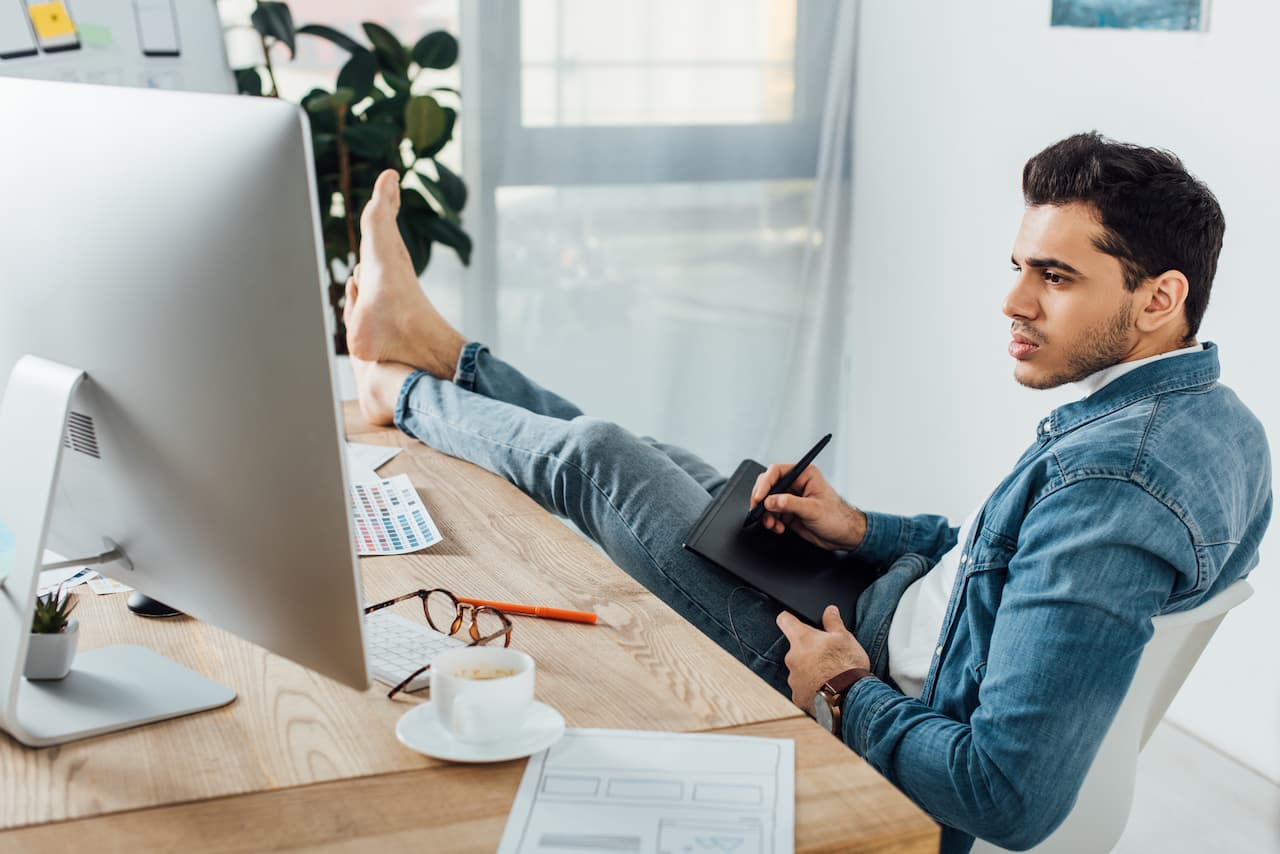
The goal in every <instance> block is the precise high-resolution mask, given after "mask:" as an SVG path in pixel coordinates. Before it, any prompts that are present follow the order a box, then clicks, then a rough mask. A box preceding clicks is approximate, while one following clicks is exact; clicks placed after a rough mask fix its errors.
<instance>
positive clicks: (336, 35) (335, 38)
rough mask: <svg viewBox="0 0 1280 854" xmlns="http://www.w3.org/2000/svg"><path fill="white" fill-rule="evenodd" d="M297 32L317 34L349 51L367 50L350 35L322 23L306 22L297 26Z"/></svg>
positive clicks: (309, 34)
mask: <svg viewBox="0 0 1280 854" xmlns="http://www.w3.org/2000/svg"><path fill="white" fill-rule="evenodd" d="M298 32H299V33H300V34H305V35H308V36H318V37H319V38H322V39H324V40H326V41H330V42H333V43H334V44H336V45H337V46H338V47H340V48H343V49H345V50H347V51H350V52H351V53H356V52H358V51H362V50H368V48H367V47H365V46H364V45H362V44H360V42H358V41H356V40H355V39H353V38H351V36H349V35H347V34H346V33H341V32H338V31H337V30H335V29H334V28H333V27H326V26H325V25H323V24H307V25H306V26H305V27H298Z"/></svg>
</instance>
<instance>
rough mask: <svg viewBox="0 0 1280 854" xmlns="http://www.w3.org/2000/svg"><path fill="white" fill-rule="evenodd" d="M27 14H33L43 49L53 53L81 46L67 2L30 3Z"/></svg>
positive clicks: (37, 36)
mask: <svg viewBox="0 0 1280 854" xmlns="http://www.w3.org/2000/svg"><path fill="white" fill-rule="evenodd" d="M27 14H28V15H30V16H31V23H32V25H33V26H34V27H35V30H36V38H38V39H39V40H40V49H41V50H44V51H47V52H49V53H52V52H54V51H59V50H75V49H76V48H78V47H80V40H79V39H78V38H77V37H76V25H75V22H74V21H72V20H71V12H70V10H68V9H67V4H66V3H64V2H61V0H57V2H53V3H43V2H41V3H28V4H27Z"/></svg>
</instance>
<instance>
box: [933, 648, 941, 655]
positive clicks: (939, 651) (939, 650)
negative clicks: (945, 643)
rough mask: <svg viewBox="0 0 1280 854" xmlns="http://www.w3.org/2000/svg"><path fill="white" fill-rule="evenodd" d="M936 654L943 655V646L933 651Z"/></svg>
mask: <svg viewBox="0 0 1280 854" xmlns="http://www.w3.org/2000/svg"><path fill="white" fill-rule="evenodd" d="M933 654H934V655H942V647H938V648H937V649H935V650H934V651H933Z"/></svg>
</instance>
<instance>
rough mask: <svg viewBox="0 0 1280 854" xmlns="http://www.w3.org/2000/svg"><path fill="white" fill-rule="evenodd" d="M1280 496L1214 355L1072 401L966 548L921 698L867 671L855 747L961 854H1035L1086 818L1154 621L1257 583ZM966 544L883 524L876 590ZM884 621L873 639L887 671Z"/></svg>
mask: <svg viewBox="0 0 1280 854" xmlns="http://www.w3.org/2000/svg"><path fill="white" fill-rule="evenodd" d="M1271 503H1272V497H1271V461H1270V454H1269V452H1268V448H1267V440H1266V436H1265V435H1264V433H1263V429H1262V425H1261V424H1260V423H1259V422H1258V420H1257V419H1256V418H1255V417H1254V415H1253V414H1252V413H1251V412H1250V411H1249V410H1248V409H1247V408H1246V407H1245V406H1244V404H1242V403H1241V402H1240V400H1239V398H1237V397H1236V395H1235V393H1234V392H1232V391H1231V390H1230V389H1228V388H1227V387H1225V386H1223V385H1220V384H1219V383H1218V353H1217V347H1216V346H1215V345H1213V344H1206V345H1205V348H1204V350H1203V351H1202V352H1199V353H1191V354H1187V355H1184V356H1178V357H1177V358H1173V359H1164V360H1160V361H1157V362H1153V363H1151V364H1148V365H1144V366H1142V367H1141V368H1138V369H1136V370H1134V371H1132V372H1130V373H1128V374H1126V375H1124V376H1122V377H1120V378H1119V379H1117V380H1115V381H1114V382H1112V383H1110V384H1108V385H1107V386H1105V387H1103V388H1102V389H1101V390H1099V391H1098V392H1096V393H1095V394H1093V395H1092V396H1090V397H1088V398H1085V399H1084V400H1081V401H1077V402H1074V403H1070V404H1067V405H1065V406H1062V407H1060V408H1058V409H1056V410H1054V411H1053V412H1052V413H1051V414H1050V415H1049V417H1047V418H1045V419H1044V420H1043V421H1041V422H1040V424H1039V425H1038V427H1037V434H1036V437H1035V441H1034V442H1033V443H1032V445H1031V447H1029V448H1028V449H1027V451H1026V452H1025V453H1024V454H1023V455H1022V457H1021V459H1019V460H1018V463H1017V464H1016V465H1015V466H1014V469H1013V471H1012V472H1011V473H1010V474H1009V475H1008V477H1006V478H1005V479H1004V481H1003V482H1001V484H1000V485H999V486H998V487H996V489H995V491H994V492H993V493H992V495H991V497H990V498H989V499H987V502H986V504H985V505H984V506H983V508H982V511H981V512H980V514H979V516H978V518H977V520H976V522H975V523H974V525H973V528H972V530H971V531H970V534H969V537H968V541H967V542H966V543H965V544H964V547H963V549H962V554H963V556H962V557H961V559H960V570H959V573H958V576H957V579H956V584H955V588H954V589H953V591H952V594H951V600H950V603H949V605H948V606H947V613H946V617H945V619H944V620H943V624H942V631H941V634H940V636H939V638H938V646H937V649H936V651H935V654H934V660H933V663H932V666H931V667H930V670H929V674H928V676H927V677H926V679H925V682H924V691H923V694H922V695H921V697H920V698H919V699H916V698H914V697H907V696H904V695H903V694H901V693H900V692H899V691H897V690H895V688H894V687H893V686H892V684H891V682H890V681H888V680H887V679H863V680H860V681H859V682H857V683H856V684H855V685H854V687H853V689H852V690H851V691H850V692H849V695H848V696H847V697H846V700H845V706H844V709H843V736H844V740H845V742H846V743H847V744H848V745H849V746H850V747H852V748H853V749H854V750H855V751H857V752H858V753H859V754H860V755H862V756H863V757H864V758H866V760H867V761H868V762H870V763H871V764H872V765H873V766H875V768H876V769H877V770H878V771H879V772H880V773H881V774H883V775H884V776H885V777H886V778H888V779H889V780H890V781H891V782H893V783H894V784H895V785H896V786H897V787H898V788H899V789H901V790H902V791H903V792H904V793H905V794H906V795H907V796H908V797H910V798H911V799H912V800H913V801H915V802H916V803H917V804H918V805H919V806H920V807H921V808H922V809H924V810H925V811H926V812H928V813H929V814H930V815H932V816H933V817H934V819H935V820H937V821H938V822H939V823H940V824H942V825H943V833H942V850H943V852H965V851H968V850H969V848H970V847H971V846H972V843H973V837H974V836H978V837H981V838H983V839H986V840H988V841H990V842H993V843H995V844H996V845H999V846H1002V847H1005V848H1029V847H1031V846H1033V845H1036V844H1037V843H1039V842H1041V841H1042V840H1043V839H1045V838H1046V837H1047V836H1048V835H1049V834H1050V833H1051V832H1052V831H1053V830H1054V828H1056V827H1057V826H1058V825H1059V824H1060V823H1061V822H1062V821H1063V820H1064V819H1065V818H1066V816H1067V814H1068V813H1069V812H1070V811H1071V808H1072V806H1073V804H1074V803H1075V799H1076V795H1077V793H1078V792H1079V789H1080V786H1081V784H1082V783H1083V781H1084V777H1085V774H1086V772H1087V771H1088V770H1089V766H1090V764H1091V763H1092V762H1093V757H1094V755H1095V753H1096V752H1097V749H1098V746H1099V744H1100V743H1101V741H1102V738H1103V736H1104V735H1106V732H1107V729H1108V728H1109V727H1110V725H1111V721H1112V720H1113V718H1114V717H1115V714H1116V711H1117V710H1118V708H1119V706H1120V702H1121V701H1122V700H1123V699H1124V696H1125V693H1126V691H1127V690H1128V688H1129V683H1130V681H1131V680H1132V678H1133V674H1134V671H1135V670H1136V668H1137V665H1138V659H1139V657H1140V656H1141V654H1142V650H1143V647H1144V646H1145V644H1146V643H1147V641H1148V640H1149V639H1150V637H1151V634H1152V628H1151V618H1152V617H1153V616H1154V615H1156V614H1163V613H1168V612H1171V611H1181V610H1184V609H1187V608H1192V607H1194V606H1196V605H1198V604H1200V603H1201V602H1203V601H1205V600H1206V599H1208V598H1210V597H1212V596H1214V595H1215V594H1217V593H1219V592H1221V591H1222V590H1223V589H1224V588H1226V587H1227V586H1229V585H1230V584H1231V583H1232V582H1233V581H1235V580H1236V579H1238V578H1241V577H1243V576H1245V575H1247V574H1248V572H1249V570H1251V569H1252V568H1253V567H1254V566H1255V565H1256V564H1257V562H1258V544H1259V542H1260V541H1261V539H1262V535H1263V532H1264V531H1265V530H1266V527H1267V522H1268V521H1269V519H1270V517H1271ZM957 536H958V529H957V528H954V527H952V526H950V524H949V523H948V522H947V520H946V519H945V518H943V517H941V516H932V515H921V516H912V517H904V516H892V515H886V514H879V513H868V514H867V533H866V537H865V539H864V540H863V542H862V543H861V545H860V546H859V547H858V549H857V550H856V551H855V552H854V553H853V554H854V556H856V557H857V558H859V559H860V560H862V561H866V562H871V563H874V564H876V565H877V566H881V567H886V566H887V567H889V569H888V570H887V571H886V572H885V574H884V575H883V576H882V577H881V578H879V579H878V580H877V581H876V582H875V583H874V584H872V586H871V587H870V588H868V591H867V592H866V593H864V594H863V595H864V597H868V598H869V599H871V600H875V599H879V600H881V601H885V600H886V597H892V596H894V595H898V596H900V595H901V591H902V590H903V589H905V588H906V586H907V585H908V584H909V583H910V582H911V581H913V580H915V579H916V578H918V577H919V576H920V575H921V574H923V573H924V572H926V571H927V570H928V569H929V567H931V566H932V565H933V564H934V563H936V562H937V561H938V559H939V558H940V557H941V556H942V555H943V554H944V553H945V552H946V551H947V550H949V549H950V548H951V547H952V546H953V545H955V544H956V541H957ZM877 588H880V589H879V590H877ZM895 601H896V600H895ZM859 607H860V610H861V609H862V606H861V603H860V606H859ZM872 610H875V609H872ZM877 613H878V614H879V624H878V625H876V626H871V627H868V626H859V631H858V632H857V634H858V636H859V639H860V640H864V639H866V640H864V643H863V645H864V646H867V652H868V654H869V655H870V657H871V660H872V667H873V669H874V670H875V672H876V673H877V674H881V675H883V674H887V652H888V651H887V643H886V637H887V634H888V624H887V623H888V618H891V615H892V610H891V609H889V608H880V609H879V610H878V612H877ZM886 615H887V616H886ZM868 644H870V645H869V646H868Z"/></svg>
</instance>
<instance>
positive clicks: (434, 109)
mask: <svg viewBox="0 0 1280 854" xmlns="http://www.w3.org/2000/svg"><path fill="white" fill-rule="evenodd" d="M444 126H445V117H444V110H442V109H441V108H440V105H439V104H438V103H436V99H435V98H432V97H431V96H430V95H419V96H418V97H416V98H410V99H409V103H408V105H407V106H406V107H405V108H404V133H405V136H407V137H409V140H410V141H411V142H412V143H413V150H414V151H415V152H422V151H424V150H425V149H427V148H428V147H429V146H431V145H433V144H434V143H435V142H436V140H438V139H439V138H440V134H442V133H443V132H444Z"/></svg>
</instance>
